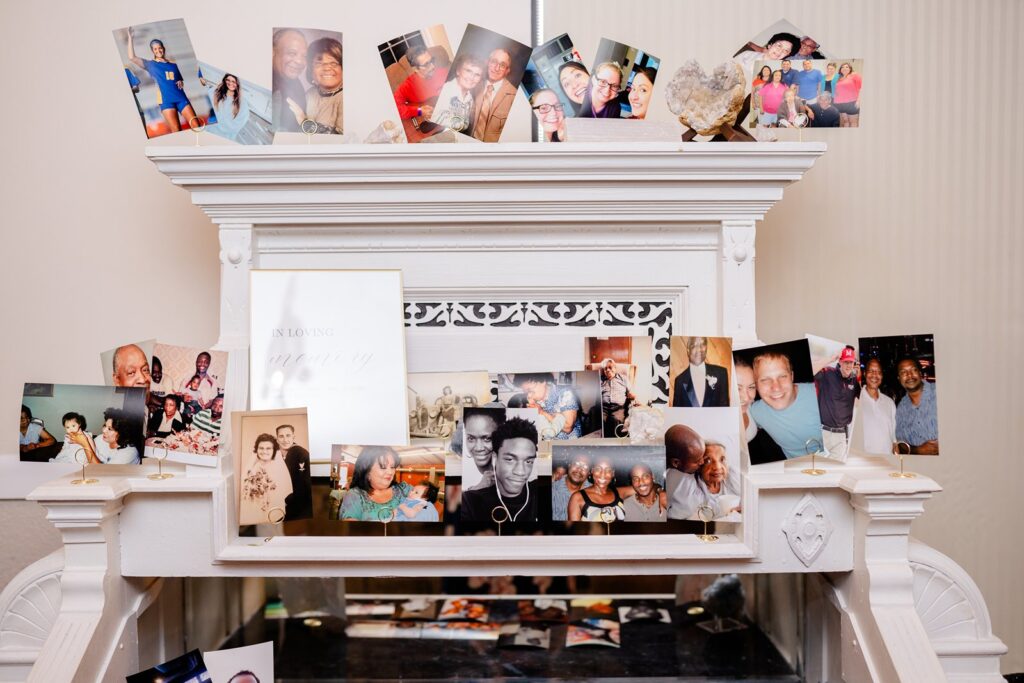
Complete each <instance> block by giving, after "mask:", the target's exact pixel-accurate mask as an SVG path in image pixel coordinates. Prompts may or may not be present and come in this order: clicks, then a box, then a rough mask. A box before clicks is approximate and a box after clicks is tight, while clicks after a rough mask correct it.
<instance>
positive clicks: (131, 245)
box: [0, 0, 1024, 672]
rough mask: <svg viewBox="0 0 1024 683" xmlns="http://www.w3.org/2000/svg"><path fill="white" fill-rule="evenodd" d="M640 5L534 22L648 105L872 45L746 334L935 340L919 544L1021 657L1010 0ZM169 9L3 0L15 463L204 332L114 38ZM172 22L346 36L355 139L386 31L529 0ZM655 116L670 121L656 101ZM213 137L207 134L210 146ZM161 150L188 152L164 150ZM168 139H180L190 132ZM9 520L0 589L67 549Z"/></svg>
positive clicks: (787, 227) (507, 19) (226, 33)
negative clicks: (69, 388)
mask: <svg viewBox="0 0 1024 683" xmlns="http://www.w3.org/2000/svg"><path fill="white" fill-rule="evenodd" d="M631 7H633V9H631V10H630V11H629V12H624V11H623V9H622V5H621V3H613V2H610V1H609V0H548V2H547V11H546V14H545V17H546V25H545V37H551V36H554V35H556V34H557V33H560V32H562V31H566V30H569V31H570V32H571V34H572V36H573V38H574V39H575V41H576V43H577V45H578V47H579V48H580V50H581V51H582V52H583V53H584V56H585V57H586V58H587V59H588V60H589V59H591V58H592V57H593V53H594V50H595V49H596V46H597V42H598V40H599V38H600V37H601V36H602V35H607V36H608V37H610V38H614V39H616V40H619V41H621V42H627V43H628V42H633V43H636V44H637V46H639V47H642V48H644V49H647V50H649V51H651V52H652V53H654V54H656V55H658V56H660V57H661V58H662V59H663V60H664V62H665V67H664V68H665V71H664V72H663V74H662V78H661V79H659V82H658V84H657V86H656V88H655V94H654V98H655V101H656V102H658V101H661V100H662V98H663V92H664V87H665V84H666V83H667V80H668V77H669V76H670V75H671V72H672V71H673V70H674V69H675V67H677V66H678V65H679V64H680V63H681V62H682V61H683V60H684V59H685V58H688V57H691V56H695V57H697V58H699V59H700V60H701V61H702V62H703V63H704V64H705V65H706V66H708V67H710V66H712V65H713V64H715V63H717V62H718V61H721V60H723V59H725V58H726V57H727V56H728V55H730V54H731V53H732V52H733V51H735V49H736V48H737V47H738V46H739V45H740V44H742V43H743V42H744V41H745V40H746V39H747V38H748V37H749V36H752V35H754V34H756V33H758V32H759V31H760V30H761V29H762V28H764V27H765V26H767V25H769V24H771V23H773V22H775V21H776V20H777V19H778V18H780V17H786V18H788V19H789V20H790V21H792V22H793V23H794V24H796V25H797V26H799V27H801V28H803V29H804V30H806V31H807V32H808V33H811V34H812V35H815V36H816V37H818V39H819V40H820V41H822V43H823V44H825V46H826V47H827V48H829V49H830V50H831V51H832V52H833V53H835V54H836V55H839V56H849V57H863V58H864V59H865V60H867V61H866V67H865V83H866V88H865V91H864V96H863V99H862V103H863V105H864V109H865V113H864V116H863V118H862V127H861V129H860V130H857V131H820V132H815V131H807V132H805V133H804V140H826V141H827V142H829V145H830V151H829V152H828V154H826V155H825V157H824V158H823V159H821V160H820V161H819V162H818V163H817V164H816V166H815V168H814V169H813V170H812V172H811V173H810V174H809V176H808V177H807V178H806V179H805V180H804V181H802V182H801V183H799V184H798V185H796V186H795V187H793V188H792V189H791V190H789V191H788V192H787V196H786V198H785V199H784V200H783V202H782V203H781V204H780V205H779V206H778V208H776V209H775V210H774V211H773V212H772V213H771V214H769V216H768V219H767V220H766V221H765V223H764V224H763V226H762V227H761V230H760V235H759V240H758V257H759V261H758V273H759V275H758V291H759V298H758V320H759V323H760V325H759V330H758V331H759V333H760V336H761V338H762V339H765V340H767V341H778V340H783V339H789V338H795V337H797V336H802V335H803V334H804V333H805V332H814V333H817V334H821V335H824V336H828V337H832V338H837V339H843V338H854V337H856V336H858V335H867V334H889V333H897V332H904V331H909V332H934V333H935V335H936V339H937V342H936V347H937V352H938V354H939V360H940V363H941V368H942V369H941V373H942V374H941V379H942V382H943V387H944V388H943V389H941V390H940V400H939V402H940V409H939V410H940V421H941V427H940V429H941V431H942V440H943V451H944V455H943V456H941V457H939V458H936V459H930V460H925V459H923V458H915V459H914V461H913V462H912V467H913V468H914V469H917V470H918V471H921V472H924V473H926V474H928V475H930V476H933V477H935V478H936V479H937V480H938V481H939V482H940V483H942V484H943V485H944V486H945V487H946V491H945V492H944V493H942V494H940V495H938V496H937V497H936V498H935V499H934V501H933V502H931V503H930V504H929V506H928V513H927V514H926V515H925V516H924V518H923V519H922V520H921V521H920V522H918V524H917V526H916V528H915V533H916V534H917V535H918V536H919V537H920V538H922V539H923V540H924V541H926V542H928V543H930V544H931V545H934V546H935V547H937V548H938V549H939V550H941V551H942V552H944V553H946V554H948V555H950V556H951V557H953V558H954V559H955V560H956V561H958V562H959V563H960V564H961V565H963V566H964V567H965V568H966V569H967V570H968V571H969V572H970V574H971V575H972V576H973V577H974V579H975V580H976V581H977V582H978V583H979V585H980V587H981V589H982V591H983V592H984V594H985V597H986V599H987V600H988V603H989V608H990V610H991V612H992V617H993V622H994V624H993V625H994V629H995V632H996V634H997V635H999V636H1000V637H1001V638H1002V639H1003V641H1004V642H1005V643H1007V645H1009V647H1010V654H1009V655H1008V656H1007V657H1006V658H1005V659H1004V662H1003V670H1004V671H1005V672H1013V671H1021V670H1024V645H1022V644H1024V620H1022V619H1021V617H1020V615H1021V614H1022V613H1024V596H1022V594H1021V592H1020V591H1019V590H1017V580H1018V577H1019V567H1020V566H1022V565H1024V544H1021V542H1020V541H1021V533H1020V528H1019V525H1018V524H1016V516H1017V510H1016V505H1015V502H1016V500H1017V498H1018V497H1019V488H1020V486H1021V484H1022V482H1024V461H1022V459H1021V458H1020V456H1019V455H1018V453H1017V452H1016V451H1017V443H1016V440H1015V439H1013V438H1012V436H1013V433H1012V431H1011V425H1013V424H1015V423H1016V422H1015V421H1016V420H1017V416H1018V415H1019V414H1020V412H1021V403H1020V399H1019V398H1018V396H1017V392H1015V391H1014V389H1015V387H1016V386H1017V385H1019V384H1020V383H1021V379H1022V377H1021V370H1020V369H1019V368H1020V367H1021V365H1020V363H1018V362H1016V358H1015V357H1016V355H1017V354H1018V353H1019V350H1020V349H1021V348H1024V323H1022V317H1021V310H1022V301H1021V297H1022V292H1024V275H1022V273H1021V270H1020V269H1019V268H1014V267H1013V265H1014V264H1016V263H1018V262H1020V261H1021V260H1022V257H1024V238H1022V236H1021V233H1020V226H1021V225H1022V224H1024V193H1021V192H1020V188H1021V186H1022V181H1024V162H1022V161H1021V159H1024V137H1022V136H1021V135H1020V134H1019V132H1017V131H1016V128H1017V126H1016V125H1015V124H1016V123H1017V121H1018V120H1019V118H1020V115H1021V112H1022V111H1024V102H1022V92H1021V88H1020V87H1019V81H1020V78H1019V75H1018V73H1019V69H1017V68H1016V62H1017V60H1016V59H1015V57H1016V56H1017V52H1018V47H1017V46H1018V44H1019V37H1020V36H1021V35H1022V34H1024V5H1022V4H1021V3H1020V2H1017V0H982V1H980V2H975V3H964V2H954V1H953V0H932V1H929V0H907V1H906V2H902V3H889V2H885V0H865V1H864V2H859V3H848V2H837V1H833V0H829V1H827V2H819V3H807V2H801V1H800V0H769V1H762V0H740V1H739V2H736V3H732V4H731V5H730V6H729V9H728V10H725V9H722V8H719V9H715V10H714V11H713V12H711V13H709V11H708V9H707V5H706V4H698V3H696V2H691V1H690V0H647V2H645V3H642V4H638V5H635V6H631ZM164 12H165V9H164V7H163V6H160V5H158V4H156V3H145V4H140V3H138V2H128V1H127V0H117V1H114V2H108V3H100V4H90V5H81V6H79V5H75V4H72V3H63V4H62V5H61V6H59V7H55V6H54V5H53V4H37V5H30V4H26V3H3V4H2V5H0V24H2V25H4V26H5V27H8V28H9V30H8V32H7V35H6V36H5V39H4V40H3V41H0V91H2V92H5V93H8V95H9V98H8V100H7V102H8V104H7V106H5V107H3V108H0V130H3V131H5V133H6V135H5V138H6V139H5V141H4V143H5V144H4V152H3V157H2V158H3V161H2V162H0V207H2V211H3V214H2V215H3V221H2V227H0V235H2V237H0V239H2V244H3V247H4V253H5V254H6V255H7V258H6V263H7V267H6V268H4V269H2V270H0V318H2V319H3V320H5V321H9V322H8V324H7V327H6V330H7V334H6V335H5V347H4V353H3V354H2V356H0V415H9V416H10V418H9V422H8V424H9V425H10V426H11V432H10V433H9V435H8V436H3V437H2V438H0V453H12V452H14V450H13V449H14V435H13V426H14V415H15V413H16V408H17V406H18V401H19V399H20V386H21V384H22V383H23V382H25V381H37V382H65V383H88V382H97V383H98V382H101V381H102V377H101V376H100V368H99V363H98V361H97V354H98V353H99V351H100V350H102V349H107V348H111V347H112V346H114V345H116V344H117V343H119V342H121V341H123V340H126V339H127V340H132V339H145V338H152V337H156V338H159V339H163V340H166V341H169V342H173V343H179V344H189V345H197V346H201V345H207V344H210V343H211V342H212V341H213V340H214V339H215V337H216V324H217V309H216V305H215V302H216V301H217V296H218V286H219V285H218V270H217V269H218V261H217V243H216V233H215V230H214V228H213V226H212V224H211V223H210V222H209V221H207V220H206V219H205V217H204V216H203V215H202V214H201V213H200V212H199V211H198V210H197V209H195V208H194V207H193V206H191V204H190V203H189V199H188V197H187V195H186V194H185V193H184V192H182V191H180V190H178V189H176V188H174V187H172V186H171V185H170V184H169V183H168V182H167V179H166V178H165V177H163V176H162V175H160V174H159V173H158V172H157V171H156V169H155V168H154V167H153V166H152V164H150V163H149V162H148V161H146V160H145V158H144V157H143V154H142V148H143V147H144V146H145V144H146V140H145V138H144V135H143V133H142V131H141V127H140V125H139V122H138V118H137V115H136V114H135V112H134V105H133V103H132V100H131V96H130V93H129V92H128V90H127V88H126V87H125V83H124V75H123V72H119V69H118V65H119V61H118V55H117V51H116V49H115V47H114V43H113V40H112V38H111V35H110V30H111V29H112V28H114V27H118V26H123V25H126V24H128V23H137V22H144V21H150V20H155V19H164V18H170V16H169V15H167V14H165V13H164ZM174 15H175V16H184V17H185V20H186V22H187V24H188V25H189V28H190V30H191V33H192V38H193V41H194V44H195V47H196V50H197V53H198V54H199V56H200V58H201V59H203V60H204V61H208V62H210V63H212V64H215V65H218V66H222V67H224V68H234V69H237V70H238V71H239V72H240V74H241V75H242V76H243V77H245V78H249V79H252V80H255V81H257V82H262V83H264V84H269V80H270V63H269V37H270V27H272V26H274V25H280V24H293V25H300V26H309V27H315V26H323V27H326V28H340V29H341V30H342V31H344V32H345V34H346V40H345V45H346V60H345V62H346V90H345V92H346V107H345V109H346V113H347V114H348V116H349V117H351V118H350V120H351V124H347V125H346V127H347V128H348V130H349V131H351V132H355V131H357V130H358V131H359V132H360V133H361V134H365V133H366V132H368V131H369V130H370V129H371V128H372V127H373V126H374V125H376V123H378V122H379V120H380V119H383V118H385V117H393V116H394V114H393V110H392V109H391V107H390V104H389V100H388V89H387V86H386V83H385V81H384V80H383V76H382V71H381V69H380V67H379V64H378V62H377V61H376V45H377V43H379V42H381V41H383V40H384V39H386V38H389V37H392V36H394V35H397V34H399V33H401V32H405V31H407V30H410V29H413V28H418V27H425V26H427V25H429V24H432V23H437V22H444V23H446V24H447V25H448V27H449V37H450V39H451V41H452V43H453V47H454V46H455V44H457V42H458V40H459V37H460V36H461V33H462V28H463V25H464V23H465V22H466V20H467V19H470V20H472V21H473V22H475V23H478V24H480V25H483V26H487V27H490V28H493V29H495V30H502V31H505V32H508V33H510V34H511V35H512V36H513V37H516V38H518V39H520V40H522V41H524V42H527V40H528V37H529V3H528V2H526V1H525V0H516V1H515V2H506V3H479V2H470V1H468V0H458V1H456V0H448V1H447V2H444V3H418V2H408V1H407V0H399V2H396V3H392V4H390V5H387V6H383V5H369V4H365V3H338V2H326V1H325V0H313V1H312V2H309V3H298V4H296V3H273V4H271V3H245V4H238V3H203V2H197V1H195V0H185V1H184V2H181V3H178V4H176V5H175V8H174ZM712 15H713V16H712ZM719 17H721V18H719ZM961 56H963V57H969V58H965V59H960V58H959V57H961ZM958 93H959V94H958ZM12 94H13V97H10V96H11V95H12ZM363 98H365V99H363ZM360 102H364V104H359V103H360ZM652 117H653V118H661V119H662V120H668V119H669V117H670V115H669V114H668V111H667V109H665V108H664V107H663V106H661V105H659V106H657V107H656V108H655V113H654V114H653V115H652ZM510 126H514V128H510V130H509V133H510V136H509V139H510V140H520V141H521V140H526V139H528V135H529V134H528V131H529V118H528V110H527V109H526V105H525V102H524V101H522V100H521V101H519V102H518V103H517V105H516V107H515V109H514V110H513V119H512V122H511V123H510ZM205 137H206V140H205V141H204V144H220V140H219V139H216V138H213V137H212V136H205ZM166 142H170V143H172V144H180V143H178V141H176V140H163V141H160V142H159V143H158V144H163V143H166ZM182 142H183V143H185V144H191V137H190V134H183V136H182ZM837 276H838V277H837ZM169 277H174V278H176V282H175V284H174V285H173V286H170V287H169V286H168V285H166V284H165V283H164V282H162V281H161V280H167V279H168V278H169ZM158 301H169V302H170V304H169V305H162V304H158V303H157V302H158ZM1004 359H1005V360H1004ZM2 467H3V466H2V465H0V475H2V473H3V469H2ZM0 478H2V476H0ZM0 489H3V486H2V482H0ZM0 515H2V518H3V519H4V521H5V524H4V525H3V526H2V527H0V547H2V548H3V552H2V553H0V585H3V584H4V583H6V581H8V580H9V578H10V577H11V576H13V574H14V573H15V572H16V571H18V569H20V567H22V566H24V565H26V564H28V563H29V562H31V561H33V560H35V559H36V558H38V557H41V556H43V555H45V554H46V553H48V552H49V551H50V550H51V549H52V548H53V547H55V546H56V545H57V544H58V543H59V541H58V539H57V535H56V532H55V531H53V530H52V529H50V528H49V526H48V524H47V523H46V522H45V519H44V518H43V516H42V514H41V511H39V510H38V509H37V508H36V506H34V505H33V504H29V503H24V502H13V501H3V502H0Z"/></svg>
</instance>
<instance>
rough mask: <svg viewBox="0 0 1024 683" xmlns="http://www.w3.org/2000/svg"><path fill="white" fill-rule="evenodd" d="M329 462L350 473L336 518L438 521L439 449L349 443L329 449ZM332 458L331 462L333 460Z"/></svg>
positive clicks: (441, 483) (441, 467)
mask: <svg viewBox="0 0 1024 683" xmlns="http://www.w3.org/2000/svg"><path fill="white" fill-rule="evenodd" d="M332 451H333V452H332V454H331V458H332V464H336V465H337V467H336V468H334V467H332V469H337V471H339V472H340V473H342V474H343V475H347V474H348V473H349V472H351V478H350V479H349V481H348V484H347V486H342V487H341V488H343V489H345V494H344V497H343V498H342V500H341V505H340V506H339V509H338V512H337V519H340V520H341V521H353V522H439V521H441V519H442V515H443V514H444V453H445V451H444V448H443V447H441V446H350V445H343V446H340V447H337V448H333V449H332ZM334 461H336V462H334Z"/></svg>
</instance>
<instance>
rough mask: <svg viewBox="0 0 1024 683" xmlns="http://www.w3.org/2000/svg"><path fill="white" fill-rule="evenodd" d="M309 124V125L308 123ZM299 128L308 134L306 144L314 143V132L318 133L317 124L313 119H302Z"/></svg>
mask: <svg viewBox="0 0 1024 683" xmlns="http://www.w3.org/2000/svg"><path fill="white" fill-rule="evenodd" d="M307 124H308V125H307ZM299 129H300V130H301V131H302V132H303V133H305V134H306V144H307V145H311V144H313V134H314V133H316V129H317V125H316V121H314V120H313V119H302V123H300V124H299Z"/></svg>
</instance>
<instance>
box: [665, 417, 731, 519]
mask: <svg viewBox="0 0 1024 683" xmlns="http://www.w3.org/2000/svg"><path fill="white" fill-rule="evenodd" d="M663 438H664V441H665V457H666V459H667V461H668V469H667V470H666V473H665V482H666V485H665V487H666V491H667V493H668V501H669V509H668V518H669V519H699V517H698V512H699V510H700V509H701V508H702V507H704V506H707V507H709V508H711V511H712V513H713V515H714V518H715V519H719V520H722V521H727V522H738V521H739V520H740V515H739V513H740V512H741V511H742V508H741V502H740V444H739V439H740V409H739V408H666V409H665V434H664V437H663Z"/></svg>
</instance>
